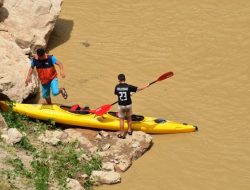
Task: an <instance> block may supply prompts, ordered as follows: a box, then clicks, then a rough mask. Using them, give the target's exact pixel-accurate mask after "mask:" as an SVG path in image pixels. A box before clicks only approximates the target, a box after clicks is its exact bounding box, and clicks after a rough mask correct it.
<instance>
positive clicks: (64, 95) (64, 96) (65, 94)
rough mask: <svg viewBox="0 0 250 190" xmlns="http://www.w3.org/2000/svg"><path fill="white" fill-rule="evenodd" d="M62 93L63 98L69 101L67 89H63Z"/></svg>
mask: <svg viewBox="0 0 250 190" xmlns="http://www.w3.org/2000/svg"><path fill="white" fill-rule="evenodd" d="M61 93H62V97H63V98H64V99H67V98H68V94H67V92H66V90H65V88H61Z"/></svg>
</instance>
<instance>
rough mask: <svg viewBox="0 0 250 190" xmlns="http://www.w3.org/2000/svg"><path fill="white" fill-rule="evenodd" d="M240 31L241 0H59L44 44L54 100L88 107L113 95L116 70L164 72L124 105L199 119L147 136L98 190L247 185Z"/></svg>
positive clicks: (138, 78) (244, 57) (243, 23)
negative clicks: (54, 64) (193, 129)
mask: <svg viewBox="0 0 250 190" xmlns="http://www.w3.org/2000/svg"><path fill="white" fill-rule="evenodd" d="M249 31H250V1H248V0H220V1H217V0H203V1H200V0H189V1H184V0H179V1H170V0H158V1H154V2H153V1H150V0H144V1H132V0H120V1H115V0H108V1H102V0H85V1H82V0H71V1H69V0H64V4H63V10H62V12H61V16H60V19H59V20H58V23H57V26H56V28H55V31H54V32H53V34H52V37H51V40H50V42H49V49H50V52H51V53H53V54H54V55H56V56H57V57H58V59H60V60H61V61H62V62H63V64H64V66H65V72H66V79H65V80H60V84H61V85H63V86H65V87H66V88H67V89H68V92H69V99H68V100H67V101H66V102H65V101H64V100H63V99H62V98H61V97H56V98H54V101H56V102H59V103H67V104H74V103H79V104H81V105H89V106H91V107H94V108H96V107H99V106H101V105H103V104H107V103H112V102H114V101H115V100H116V97H115V96H114V95H113V88H114V85H115V84H116V83H117V79H116V77H117V75H118V74H119V73H125V74H126V75H127V81H128V82H129V83H132V84H134V85H142V84H145V83H147V82H151V81H153V80H155V79H156V78H157V77H158V76H159V75H161V74H162V73H164V72H166V71H173V72H174V73H175V76H174V77H172V78H170V79H167V80H165V81H162V82H159V83H157V84H154V85H152V86H151V87H150V88H148V89H146V90H144V91H142V92H140V93H139V94H137V95H135V96H134V97H133V101H134V112H135V113H140V114H143V115H148V116H156V117H164V118H167V119H169V120H175V121H180V122H186V123H191V124H195V125H198V126H199V132H197V133H188V134H176V135H154V136H153V138H154V146H153V147H152V149H151V150H150V151H149V152H147V153H146V154H145V155H144V156H143V157H142V158H140V159H139V160H137V161H136V162H135V163H134V164H133V166H132V167H131V168H130V169H129V170H128V171H127V172H126V173H124V174H122V183H121V184H118V185H114V186H102V187H99V188H98V189H100V190H106V189H109V190H121V189H126V190H128V189H130V190H137V189H138V190H139V189H154V190H162V189H171V190H182V189H183V190H186V189H188V190H200V189H203V190H215V189H227V190H246V189H250V134H249V132H250V131H249V128H250V125H249V122H250V116H249V111H250V109H249V108H250V106H249V99H250V98H249V96H250V77H249V75H250V69H249V67H250V66H249V65H250V63H249V62H250V53H249V50H250V32H249ZM113 109H114V110H115V109H116V107H113Z"/></svg>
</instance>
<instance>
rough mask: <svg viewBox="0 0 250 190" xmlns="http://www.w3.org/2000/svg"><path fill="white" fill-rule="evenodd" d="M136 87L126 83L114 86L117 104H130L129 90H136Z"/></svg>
mask: <svg viewBox="0 0 250 190" xmlns="http://www.w3.org/2000/svg"><path fill="white" fill-rule="evenodd" d="M136 91H137V87H136V86H132V85H129V84H127V83H120V84H118V85H116V87H115V95H117V96H118V104H119V105H122V106H126V105H130V104H132V100H131V97H130V93H131V92H136Z"/></svg>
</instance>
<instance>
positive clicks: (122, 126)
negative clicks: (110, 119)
mask: <svg viewBox="0 0 250 190" xmlns="http://www.w3.org/2000/svg"><path fill="white" fill-rule="evenodd" d="M120 131H121V132H123V133H124V119H121V118H120Z"/></svg>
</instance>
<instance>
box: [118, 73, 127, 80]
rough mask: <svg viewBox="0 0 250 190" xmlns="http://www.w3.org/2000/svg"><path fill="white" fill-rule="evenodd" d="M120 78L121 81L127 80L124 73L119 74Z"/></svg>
mask: <svg viewBox="0 0 250 190" xmlns="http://www.w3.org/2000/svg"><path fill="white" fill-rule="evenodd" d="M118 80H119V81H125V80H126V77H125V75H124V74H119V75H118Z"/></svg>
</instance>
